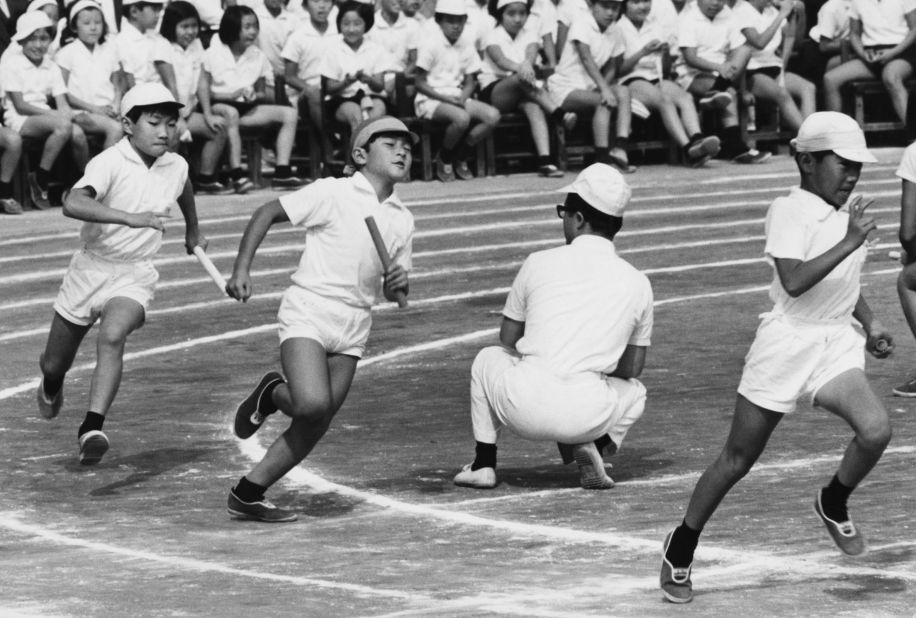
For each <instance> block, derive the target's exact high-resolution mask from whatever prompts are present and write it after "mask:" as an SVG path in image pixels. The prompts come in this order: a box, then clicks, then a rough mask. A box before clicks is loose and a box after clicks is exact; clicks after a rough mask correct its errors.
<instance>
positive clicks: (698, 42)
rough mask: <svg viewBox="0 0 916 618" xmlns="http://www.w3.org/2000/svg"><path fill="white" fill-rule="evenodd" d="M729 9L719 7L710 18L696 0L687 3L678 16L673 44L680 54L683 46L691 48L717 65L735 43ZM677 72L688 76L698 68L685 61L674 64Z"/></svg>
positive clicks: (733, 26)
mask: <svg viewBox="0 0 916 618" xmlns="http://www.w3.org/2000/svg"><path fill="white" fill-rule="evenodd" d="M734 28H735V23H734V21H732V11H731V9H729V8H728V7H727V6H725V7H722V10H721V11H719V12H718V13H717V14H716V16H715V17H714V18H713V19H709V18H708V17H706V16H705V15H704V14H703V13H702V12H701V11H700V9H699V8H697V5H696V3H695V2H694V3H691V4H689V5H687V6H686V7H685V8H684V10H683V11H681V14H680V16H679V17H678V25H677V44H678V45H679V46H680V48H681V52H682V54H683V50H684V48H688V47H693V48H695V49H696V52H697V56H699V57H700V58H702V59H703V60H707V61H709V62H715V63H717V64H721V63H723V62H725V60H726V59H727V58H728V53H729V52H730V51H731V49H732V45H733V44H734V43H735V42H737V40H738V39H737V37H736V36H735V30H734ZM677 71H678V74H679V75H680V76H686V77H688V78H689V79H692V78H693V77H694V76H695V75H696V74H697V73H699V72H700V71H699V70H698V69H695V68H694V67H692V66H689V65H687V64H686V63H685V62H681V63H679V64H678V69H677Z"/></svg>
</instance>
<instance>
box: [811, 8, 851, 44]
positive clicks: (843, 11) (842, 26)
mask: <svg viewBox="0 0 916 618" xmlns="http://www.w3.org/2000/svg"><path fill="white" fill-rule="evenodd" d="M850 4H851V0H827V2H825V3H824V5H823V6H821V8H820V10H819V11H818V12H817V24H816V25H815V26H814V27H813V28H811V31H810V32H809V34H810V36H811V38H812V40H814V41H815V42H818V43H820V41H821V37H822V36H823V37H827V38H828V39H831V40H834V41H837V40H841V39H845V38H846V37H848V36H849V13H850V10H851V9H850Z"/></svg>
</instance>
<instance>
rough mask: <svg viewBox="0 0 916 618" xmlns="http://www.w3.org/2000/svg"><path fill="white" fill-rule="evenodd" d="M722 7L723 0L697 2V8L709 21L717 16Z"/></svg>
mask: <svg viewBox="0 0 916 618" xmlns="http://www.w3.org/2000/svg"><path fill="white" fill-rule="evenodd" d="M724 6H725V0H697V8H698V9H700V12H701V13H703V15H705V16H706V17H708V18H709V19H712V18H713V17H715V16H716V15H718V14H719V13H720V12H721V11H722V7H724Z"/></svg>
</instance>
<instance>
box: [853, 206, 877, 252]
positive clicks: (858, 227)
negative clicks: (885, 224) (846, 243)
mask: <svg viewBox="0 0 916 618" xmlns="http://www.w3.org/2000/svg"><path fill="white" fill-rule="evenodd" d="M873 202H874V200H865V199H863V198H862V196H861V195H856V196H855V197H853V198H852V201H850V202H849V224H848V226H847V228H846V237H847V238H849V239H850V240H853V241H855V243H856V246H858V245H861V244H862V243H863V242H865V240H866V239H867V238H868V235H869V234H870V233H871V232H872V231H873V230H875V229H877V227H878V225H877V224H876V223H875V219H874V217H872V216H871V215H868V214H866V213H865V209H866V208H868V207H869V206H871V205H872V203H873Z"/></svg>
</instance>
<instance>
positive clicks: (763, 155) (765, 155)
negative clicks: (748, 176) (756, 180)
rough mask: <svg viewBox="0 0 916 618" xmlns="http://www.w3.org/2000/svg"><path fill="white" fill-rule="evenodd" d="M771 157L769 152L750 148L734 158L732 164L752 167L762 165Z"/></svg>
mask: <svg viewBox="0 0 916 618" xmlns="http://www.w3.org/2000/svg"><path fill="white" fill-rule="evenodd" d="M771 156H773V154H772V153H770V152H761V151H759V150H757V149H756V148H751V149H749V150H746V151H744V152H742V153H741V154H739V155H738V156H736V157H734V158H733V159H732V162H734V163H741V164H744V165H753V164H754V163H763V162H764V161H766V160H767V159H769V158H770V157H771Z"/></svg>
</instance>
